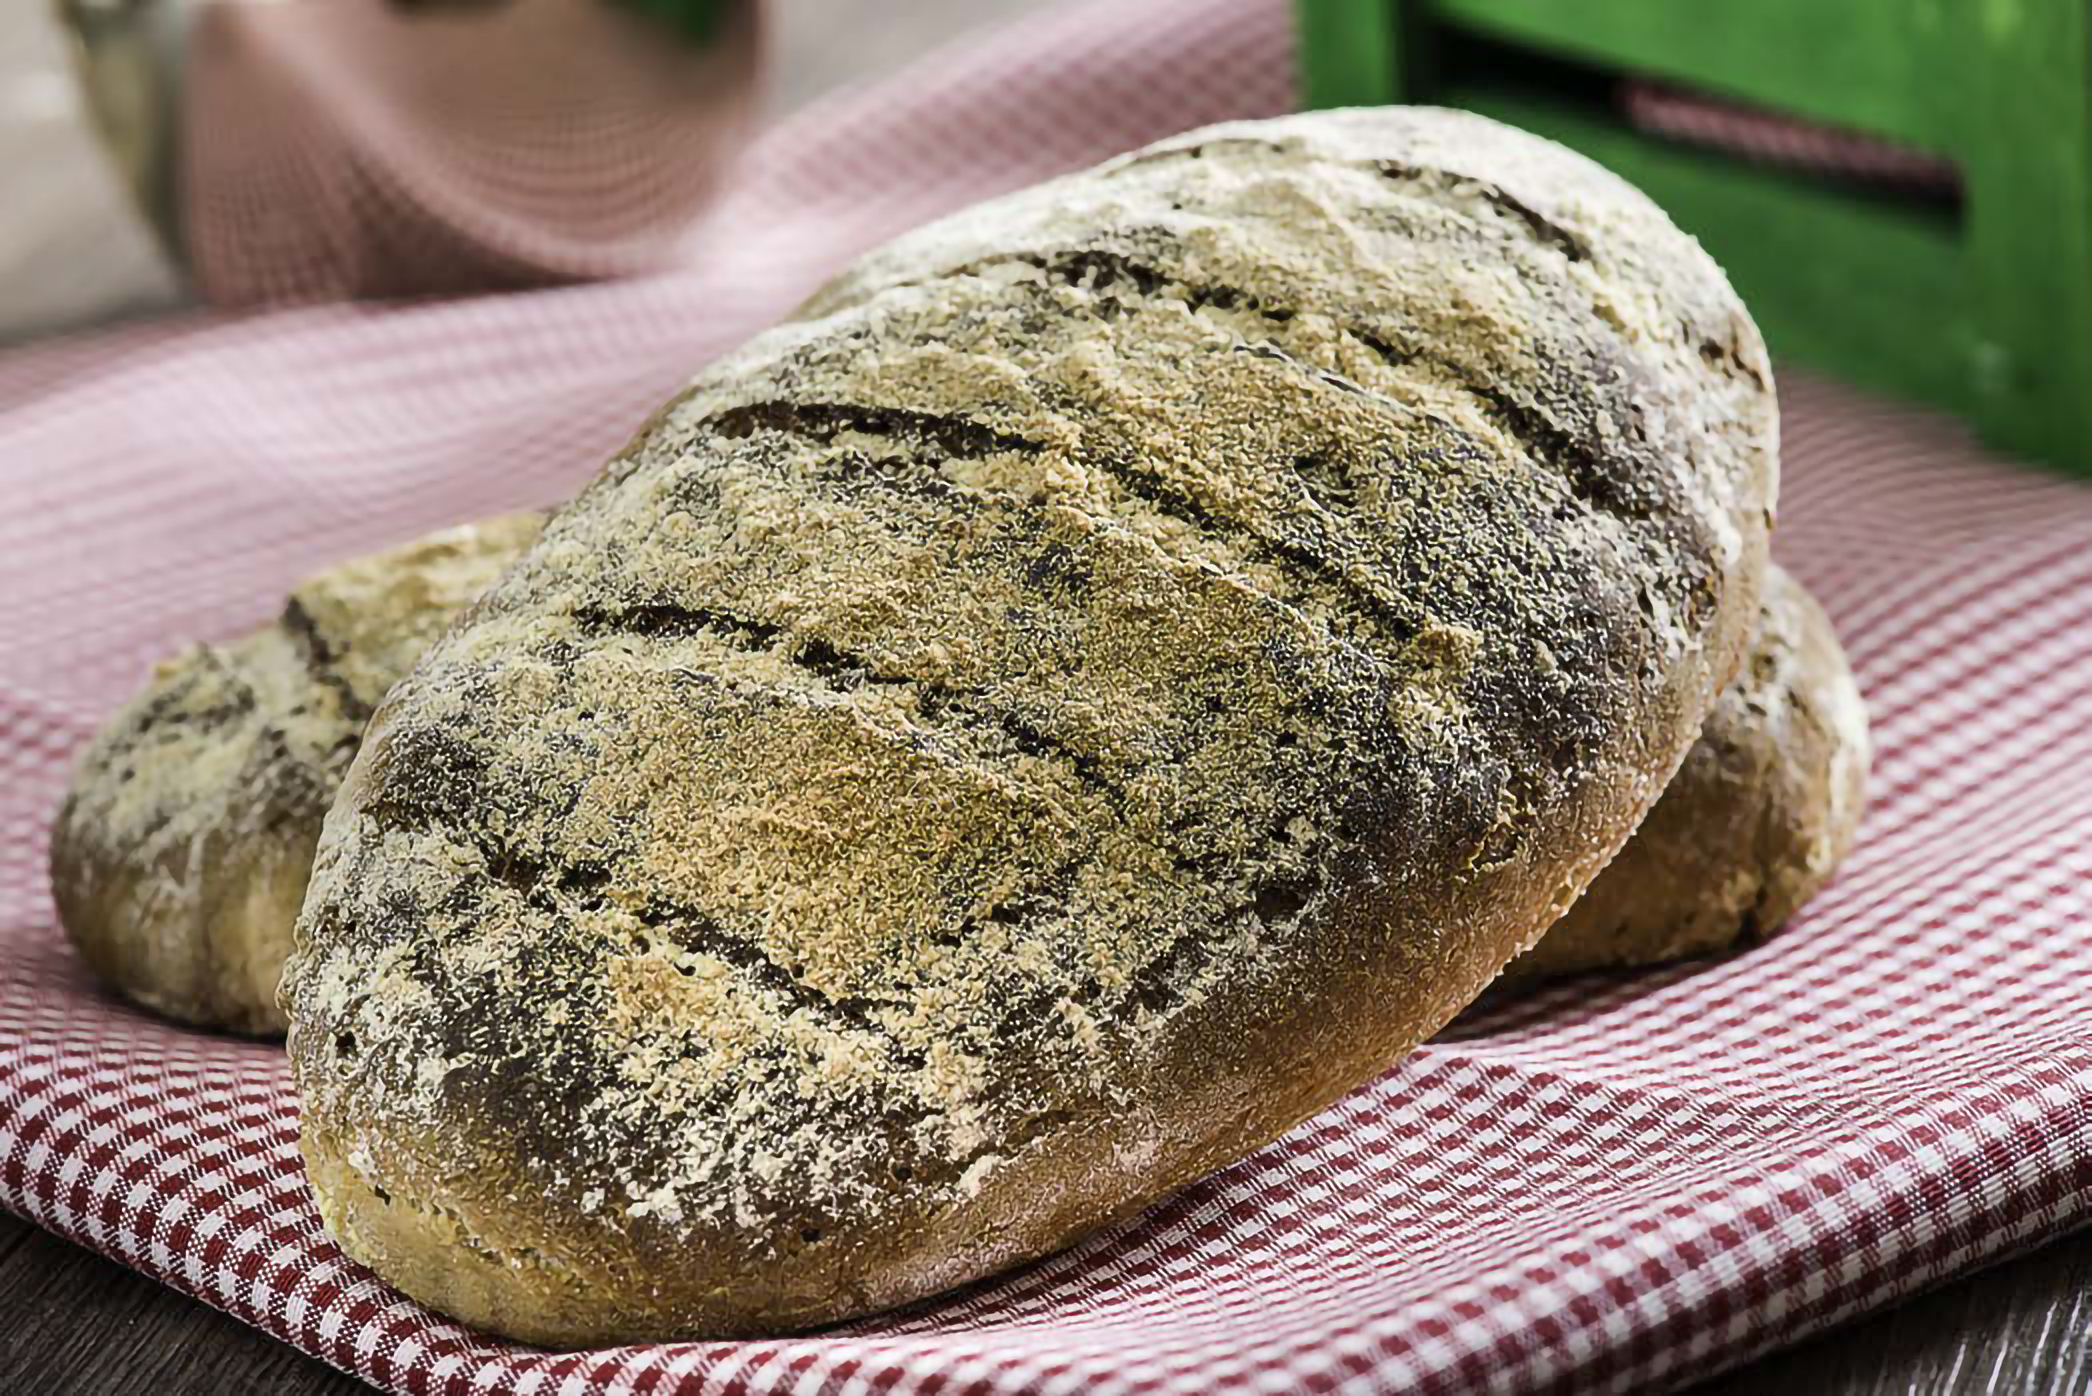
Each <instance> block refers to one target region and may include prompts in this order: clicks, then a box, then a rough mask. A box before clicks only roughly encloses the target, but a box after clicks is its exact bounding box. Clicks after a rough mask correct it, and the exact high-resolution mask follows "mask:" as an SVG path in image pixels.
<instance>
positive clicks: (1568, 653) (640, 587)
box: [284, 110, 1775, 1344]
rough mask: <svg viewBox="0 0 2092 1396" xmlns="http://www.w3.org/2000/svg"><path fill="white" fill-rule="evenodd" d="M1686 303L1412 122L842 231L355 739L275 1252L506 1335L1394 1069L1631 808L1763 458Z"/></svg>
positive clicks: (632, 1318)
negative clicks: (801, 303) (828, 258)
mask: <svg viewBox="0 0 2092 1396" xmlns="http://www.w3.org/2000/svg"><path fill="white" fill-rule="evenodd" d="M1774 437H1775V412H1774V406H1773V398H1772V391H1771V382H1770V375H1769V370H1768V367H1767V364H1766V362H1765V357H1764V353H1763V349H1762V347H1761V345H1760V343H1759V340H1758V336H1757V334H1756V332H1755V330H1754V329H1753V328H1752V326H1751V323H1750V321H1749V319H1748V317H1747V316H1746V315H1745V314H1744V312H1743V310H1742V308H1741V306H1740V305H1739V304H1738V303H1737V301H1736V299H1735V297H1734V296H1733V295H1732V294H1731V292H1730V291H1729V288H1728V287H1727V285H1726V283H1725V282H1724V281H1723V279H1722V277H1721V275H1720V273H1719V271H1718V270H1717V269H1716V268H1715V267H1714V266H1713V264H1712V263H1711V262H1710V261H1709V260H1708V259H1707V258H1706V257H1705V256H1704V255H1703V254H1702V253H1701V252H1700V250H1699V249H1698V248H1697V246H1696V245H1694V244H1693V243H1692V241H1691V240H1690V239H1688V238H1686V237H1684V236H1683V235H1681V234H1680V233H1678V232H1677V230H1676V229H1675V228H1673V227H1672V226H1671V225H1670V224H1669V223H1668V222H1667V221H1666V220H1665V219H1664V218H1663V217H1662V215H1661V214H1660V213H1659V212H1658V211H1657V210H1656V209H1655V208H1654V207H1653V206H1651V205H1650V204H1649V203H1648V202H1647V201H1646V200H1644V199H1642V198H1641V197H1640V196H1639V195H1637V194H1636V193H1634V192H1633V191H1632V190H1630V189H1628V188H1627V187H1625V186H1624V185H1622V184H1621V183H1619V181H1617V180H1615V179H1613V178H1612V177H1610V176H1609V175H1607V174H1605V173H1604V172H1603V171H1601V170H1599V169H1598V168H1597V167H1595V166H1593V165H1591V164H1589V163H1588V162H1586V161H1583V160H1582V159H1580V158H1578V157H1576V156H1574V155H1572V154H1570V153H1568V152H1566V151H1564V150H1561V149H1559V148H1557V147H1555V146H1552V145H1550V144H1548V143H1546V142H1542V141H1539V140H1536V139H1533V138H1531V137H1527V136H1523V135H1520V134H1518V133H1515V132H1512V131H1509V130H1506V129H1504V128H1502V127H1499V126H1496V125H1493V124H1491V123H1489V122H1486V121H1483V120H1481V119H1479V118H1475V117H1471V116H1464V115H1459V114H1454V113H1446V112H1434V111H1400V110H1396V111H1385V112H1353V113H1333V114H1322V115H1317V116H1312V117H1301V118H1292V119H1287V120H1282V121H1275V122H1268V123H1253V124H1243V125H1233V126H1225V127H1218V128H1213V129H1210V130H1207V131H1202V132H1196V133H1193V134H1191V135H1187V136H1183V137H1179V138H1175V139H1173V140H1170V141H1167V142H1164V143H1162V144H1160V145H1157V146H1154V147H1151V148H1149V149H1147V150H1145V151H1142V152H1139V153H1137V154H1135V155H1133V156H1130V157H1127V158H1124V159H1121V160H1119V161H1116V162H1113V163H1111V164H1109V165H1107V166H1104V167H1102V168H1100V169H1099V170H1096V171H1093V172H1090V173H1088V174H1085V175H1080V176H1076V177H1073V178H1070V179H1066V180H1062V181H1057V182H1055V183H1053V184H1050V185H1047V186H1043V187H1042V188H1040V189H1037V190H1033V191H1030V192H1027V193H1024V194H1020V195H1017V196H1015V197H1013V198H1010V199H1006V200H1002V201H998V202H997V203H995V204H991V205H988V206H985V207H984V208H981V209H978V210H975V211H973V212H971V213H968V214H965V215H962V216H960V217H959V218H957V219H954V220H951V221H949V222H947V223H944V224H940V225H934V226H932V227H930V228H927V229H924V230H922V231H920V232H918V233H915V234H911V235H910V236H908V237H906V238H904V239H902V240H901V241H900V243H898V244H896V245H895V246H894V247H893V248H891V249H889V250H888V251H886V252H884V253H881V254H876V255H874V256H873V257H871V258H869V259H867V261H866V262H864V263H863V264H861V265H860V267H859V268H857V269H856V270H855V271H853V272H851V273H848V274H846V275H845V276H844V277H843V278H842V279H841V280H840V281H839V282H838V283H837V284H836V285H835V286H834V287H832V288H830V290H829V291H827V292H826V293H824V294H823V295H822V296H820V297H817V299H816V300H815V302H814V303H813V304H812V305H811V306H810V307H809V308H808V311H807V313H806V315H805V316H804V317H803V318H802V319H801V320H799V321H797V322H794V323H788V324H785V325H783V326H780V327H778V328H777V329H774V330H772V331H770V332H768V333H766V334H763V335H761V336H759V337H758V338H756V339H755V340H754V341H752V342H751V343H750V344H748V345H747V346H746V347H745V348H744V349H743V350H741V351H740V352H738V353H736V354H734V355H732V356H730V357H729V358H728V359H726V360H724V361H722V362H720V363H718V364H716V365H714V366H713V367H712V368H711V369H709V370H708V371H707V372H705V373H704V374H703V375H702V376H701V377H700V378H699V379H698V380H697V381H696V383H695V384H694V385H693V386H692V387H691V388H690V389H689V391H687V392H686V393H685V394H683V395H682V396H681V397H679V398H678V399H676V400H675V401H674V402H672V403H671V404H669V406H668V407H666V408H665V409H664V410H663V411H662V412H661V413H660V414H659V415H658V416H657V418H656V419H655V420H654V421H653V422H652V423H651V424H650V425H649V426H648V427H647V428H646V429H645V430H644V431H643V432H642V433H641V435H640V436H639V437H638V438H637V439H636V440H635V441H634V442H633V443H632V445H631V446H630V447H629V448H628V449H627V450H626V451H625V452H624V453H622V454H621V455H620V456H618V457H617V458H616V459H615V460H614V461H612V462H611V463H610V465H609V466H608V468H607V469H606V470H605V472H604V473H603V474H602V476H601V477H600V478H599V479H598V480H597V481H596V482H595V483H594V484H592V485H591V486H590V487H589V488H588V489H587V490H585V491H584V492H583V493H582V495H581V496H580V497H579V498H578V499H577V500H575V501H574V502H573V503H572V504H570V505H568V506H566V507H565V508H563V509H561V510H560V511H558V512H557V513H556V514H555V515H554V516H553V518H552V520H551V522H550V523H549V524H548V525H547V527H546V530H545V533H544V535H543V537H542V538H541V539H540V540H539V541H538V542H537V543H536V544H535V545H534V546H533V547H532V548H531V549H530V550H529V551H528V552H527V553H526V554H525V555H524V557H523V558H522V559H521V560H520V561H519V562H518V563H517V564H516V566H515V567H514V568H513V569H512V570H511V571H510V572H509V573H508V574H507V575H506V576H505V577H504V579H503V580H502V581H501V582H500V583H499V584H497V585H496V586H495V587H494V589H493V590H492V591H491V592H490V593H489V594H488V595H487V597H486V598H485V599H484V600H483V601H482V602H481V603H480V604H479V605H478V606H477V607H475V608H473V610H472V611H471V612H469V613H468V614H467V615H466V616H465V617H464V618H463V619H462V620H461V622H460V623H459V624H458V625H457V626H456V627H455V628H453V629H452V630H451V631H450V632H449V633H448V634H447V635H445V636H444V637H443V639H442V640H440V641H439V642H438V643H437V644H436V645H435V646H434V647H433V649H431V650H430V651H429V653H428V654H427V655H426V656H425V657H424V658H423V659H422V660H421V662H420V663H419V665H418V666H417V667H416V668H415V669H414V671H413V673H412V674H411V675H410V676H409V677H408V678H407V679H406V680H405V681H404V682H403V683H401V684H400V685H399V686H398V687H396V688H395V689H394V690H393V692H392V694H391V696H390V697H389V698H387V699H386V701H385V702H384V703H383V705H382V706H381V707H380V709H379V711H378V713H377V714H376V715H375V717H374V718H373V720H372V722H371V725H370V728H369V731H368V733H367V735H366V738H365V741H364V744H363V747H362V750H361V751H360V752H359V754H358V755H357V758H356V761H355V763H354V765H353V766H352V768H351V770H350V772H349V775H348V778H347V780H346V782H345V784H344V786H343V789H342V792H341V796H340V798H339V799H338V801H337V803H336V805H335V807H334V809H333V810H332V811H331V812H330V814H329V816H328V820H327V825H326V830H325V833H324V835H323V837H322V839H321V842H320V848H319V853H318V857H317V860H316V862H315V865H314V870H313V881H312V887H311V891H310V893H309V894H308V898H307V901H306V905H305V910H304V914H303V916H302V917H301V919H300V921H299V925H298V932H297V945H296V949H295V950H294V953H293V955H292V957H291V960H290V963H289V965H288V966H287V968H286V971H285V976H284V994H285V1001H286V1004H287V1006H288V1008H289V1010H290V1016H291V1025H292V1026H291V1035H290V1054H291V1063H292V1068H293V1071H294V1073H295V1076H296V1079H297V1083H298V1087H299V1090H300V1094H301V1097H302V1099H303V1104H304V1116H303V1118H304V1135H303V1147H304V1151H305V1156H306V1160H307V1165H308V1169H309V1172H310V1176H311V1178H312V1181H313V1185H314V1187H315V1190H316V1192H317V1195H318V1198H319V1201H320V1206H321V1210H322V1214H323V1216H324V1217H325V1219H326V1222H327V1224H328V1226H329V1227H330V1229H331V1230H332V1231H333V1232H334V1234H335V1235H336V1236H337V1237H338V1238H339V1239H340V1241H341V1242H342V1244H343V1245H344V1247H345V1248H346V1249H347V1250H348V1251H349V1252H350V1253H351V1254H352V1255H354V1256H355V1257H356V1258H358V1259H360V1260H362V1261H364V1262H365V1263H367V1264H369V1265H371V1266H372V1267H373V1268H374V1269H376V1270H377V1271H378V1272H379V1273H380V1274H382V1275H384V1276H385V1277H386V1278H387V1279H389V1280H391V1281H392V1282H393V1283H395V1284H397V1285H399V1286H400V1287H401V1288H403V1289H405V1290H406V1291H407V1292H408V1293H410V1294H413V1295H415V1296H416V1297H418V1298H421V1299H423V1300H424V1301H426V1302H429V1303H431V1304H433V1305H435V1306H437V1307H439V1308H442V1309H445V1310H447V1311H449V1312H451V1313H453V1314H456V1315H458V1316H460V1317H462V1318H464V1319H467V1320H469V1321H471V1322H474V1323H478V1324H481V1325H484V1326H487V1327H490V1328H494V1329H496V1330H499V1331H501V1332H504V1333H508V1334H511V1335H514V1336H517V1337H521V1338H525V1339H529V1340H533V1341H540V1342H549V1343H560V1344H571V1343H595V1342H607V1341H618V1340H625V1339H640V1338H661V1337H667V1336H671V1335H679V1334H708V1335H725V1334H734V1333H747V1332H754V1331H767V1330H774V1329H779V1328H788V1327H796V1326H801V1325H807V1324H814V1323H821V1322H826V1321H830V1320H834V1319H838V1318H842V1317H846V1316H848V1315H851V1314H856V1313H862V1312H866V1311H868V1310H872V1309H877V1308H880V1307H883V1306H886V1305H891V1304H894V1303H898V1302H901V1301H903V1300H907V1299H911V1298H914V1297H916V1296H919V1295H923V1294H926V1293H930V1292H932V1291H935V1290H939V1289H942V1288H946V1287H948V1286H951V1285H954V1284H958V1283H961V1282H963V1281H966V1280H969V1279H972V1278H975V1277H977V1276H980V1275H983V1274H986V1273H988V1272H990V1271H993V1270H996V1269H998V1268H1001V1267H1003V1266H1006V1265H1009V1264H1012V1263H1015V1262H1017V1261H1020V1260H1023V1259H1026V1258H1028V1257H1031V1256H1036V1255H1038V1254H1041V1253H1043V1252H1045V1251H1048V1250H1051V1249H1053V1248H1055V1247H1058V1246H1061V1245H1064V1244H1066V1243H1067V1242H1068V1241H1069V1240H1071V1239H1073V1238H1074V1237H1076V1236H1079V1235H1081V1234H1082V1233H1084V1232H1086V1231H1089V1230H1091V1229H1094V1228H1096V1227H1098V1226H1100V1225H1103V1224H1105V1223H1107V1222H1109V1221H1111V1220H1113V1219H1114V1218H1116V1217H1119V1216H1123V1215H1125V1214H1126V1213H1127V1212H1129V1211H1130V1210H1132V1209H1135V1208H1137V1207H1139V1206H1140V1205H1141V1204H1142V1203H1143V1202H1145V1201H1146V1200H1148V1199H1150V1198H1152V1197H1154V1196H1156V1195H1158V1194H1159V1193H1162V1192H1164V1191H1166V1190H1168V1189H1170V1188H1172V1187H1175V1186H1177V1185H1178V1184H1180V1183H1182V1182H1184V1181H1186V1180H1188V1179H1190V1178H1193V1177H1196V1176H1198V1175H1199V1174H1201V1173H1204V1172H1206V1171H1208V1170H1210V1169H1212V1168H1214V1167H1217V1166H1219V1165H1221V1164H1224V1163H1226V1162H1228V1161H1230V1160H1232V1159H1235V1158H1238V1157H1240V1156H1241V1155H1242V1154H1243V1153H1245V1152H1246V1151H1248V1150H1250V1149H1252V1148H1255V1147H1256V1146H1258V1145H1260V1144H1262V1143H1264V1142H1265V1141H1267V1140H1269V1139H1271V1138H1272V1137H1273V1136H1275V1135H1276V1134H1278V1133H1280V1132H1281V1131H1283V1130H1284V1129H1286V1128H1287V1127H1288V1126H1290V1125H1291V1124H1292V1123H1294V1122H1295V1121H1297V1120H1299V1119H1301V1118H1302V1117H1304V1116H1306V1115H1308V1114H1310V1113H1312V1112H1313V1111H1315V1110H1317V1109H1319V1108H1321V1107H1322V1106H1324V1105H1326V1104H1327V1103H1328V1102H1329V1101H1331V1100H1332V1099H1334V1098H1336V1097H1337V1096H1339V1095H1341V1094H1342V1093H1343V1092H1345V1091H1347V1090H1349V1089H1351V1088H1352V1087H1354V1086H1356V1085H1358V1084H1359V1083H1360V1082H1362V1081H1364V1080H1366V1079H1368V1078H1370V1077H1371V1076H1372V1075H1374V1074H1375V1073H1377V1072H1378V1071H1380V1070H1381V1069H1383V1068H1384V1067H1385V1066H1386V1065H1387V1064H1388V1063H1389V1062H1391V1061H1393V1060H1395V1059H1396V1058H1398V1057H1399V1056H1400V1055H1401V1054H1402V1053H1403V1052H1405V1051H1407V1050H1408V1049H1409V1047H1411V1046H1412V1045H1413V1044H1414V1043H1416V1042H1417V1041H1419V1040H1420V1039H1422V1038H1423V1037H1425V1036H1427V1035H1428V1034H1429V1033H1431V1032H1432V1031H1433V1030H1435V1029H1436V1028H1437V1027H1438V1026H1439V1025H1441V1024H1442V1023H1443V1022H1445V1021H1446V1019H1447V1018H1449V1017H1450V1016H1451V1015H1452V1014H1453V1013H1454V1012H1456V1011H1457V1010H1458V1009H1459V1008H1460V1007H1461V1006H1462V1005H1463V1004H1465V1003H1466V1002H1467V1001H1468V1000H1469V999H1470V998H1471V997H1472V996H1473V995H1474V994H1475V993H1476V991H1477V990H1479V989H1480V988H1481V987H1482V986H1483V985H1484V984H1485V983H1486V982H1488V980H1489V979H1490V978H1491V977H1492V976H1494V975H1495V974H1496V973H1497V972H1498V971H1499V970H1500V969H1501V968H1502V966H1503V965H1504V964H1505V963H1506V962H1507V961H1508V960H1509V959H1511V957H1512V956H1514V955H1516V954H1517V953H1519V952H1520V951H1522V950H1524V949H1525V948H1526V947H1527V946H1529V945H1530V944H1531V943H1532V942H1533V941H1534V940H1535V939H1536V938H1537V937H1538V936H1539V935H1540V933H1541V932H1542V931H1543V930H1544V929H1545V928H1546V927H1547V925H1548V924H1549V923H1550V922H1551V921H1552V920H1553V919H1554V917H1555V916H1556V915H1557V914H1559V913H1560V912H1561V911H1562V910H1563V909H1564V908H1566V907H1567V906H1568V905H1569V904H1570V902H1572V901H1573V900H1574V899H1575V897H1576V896H1577V895H1578V893H1579V892H1580V891H1581V890H1582V889H1583V887H1584V886H1585V884H1586V883H1587V882H1588V881H1589V880H1590V878H1591V877H1592V876H1593V875H1594V874H1595V873H1596V872H1597V870H1598V869H1599V868H1600V867H1602V866H1603V865H1604V863H1605V862H1606V861H1607V860H1608V859H1610V858H1611V856H1612V855H1613V853H1614V852H1615V851H1616V850H1617V849H1618V847H1619V845H1620V844H1621V842H1622V841H1623V840H1624V839H1625V838H1626V837H1627V835H1628V834H1629V832H1630V831H1631V830H1632V829H1633V827H1634V826H1635V824H1636V823H1638V822H1639V821H1640V819H1641V817H1642V816H1643V814H1644V813H1645V812H1646V811H1647V810H1648V808H1649V807H1650V805H1651V804H1652V803H1653V801H1654V799H1655V797H1656V794H1657V793H1658V791H1659V790H1660V789H1661V787H1662V786H1663V784H1664V782H1665V781H1667V780H1668V779H1669V777H1670V775H1671V773H1672V771H1673V770H1674V769H1675V768H1676V766H1677V764H1678V762H1679V760H1680V759H1681V758H1682V756H1683V755H1684V753H1685V750H1686V748H1687V747H1688V745H1689V744H1690V743H1691V741H1692V739H1693V737H1694V734H1695V733H1696V732H1697V731H1698V729H1699V726H1700V724H1701V722H1702V721H1703V719H1704V717H1705V715H1706V712H1707V709H1708V707H1709V705H1710V704H1711V702H1712V701H1713V698H1714V696H1715V694H1716V692H1717V690H1718V689H1719V688H1720V687H1721V686H1722V685H1723V684H1725V683H1726V682H1727V681H1728V679H1729V677H1730V675H1731V673H1732V672H1733V670H1734V669H1735V667H1736V665H1737V663H1738V662H1739V660H1740V658H1741V656H1742V653H1743V646H1744V641H1745V638H1746V635H1747V632H1748V629H1749V626H1750V623H1751V620H1752V618H1753V616H1754V614H1755V604H1756V589H1757V583H1758V579H1759V576H1760V574H1761V572H1762V569H1763V555H1764V540H1765V530H1766V524H1767V518H1768V515H1769V511H1770V508H1771V504H1772V495H1773V488H1774V475H1775V464H1774V456H1775V444H1774Z"/></svg>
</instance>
